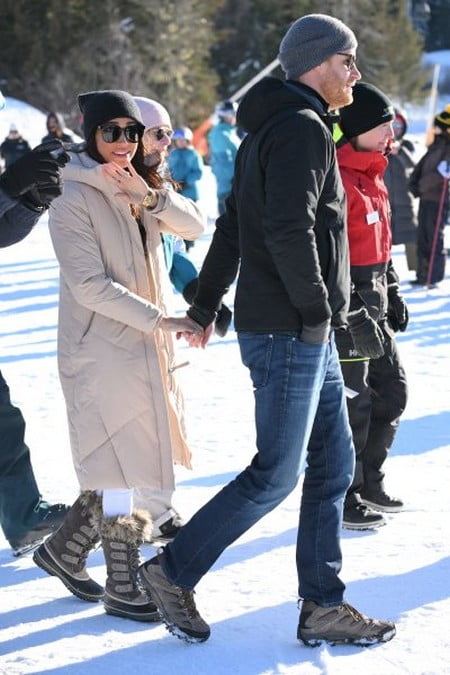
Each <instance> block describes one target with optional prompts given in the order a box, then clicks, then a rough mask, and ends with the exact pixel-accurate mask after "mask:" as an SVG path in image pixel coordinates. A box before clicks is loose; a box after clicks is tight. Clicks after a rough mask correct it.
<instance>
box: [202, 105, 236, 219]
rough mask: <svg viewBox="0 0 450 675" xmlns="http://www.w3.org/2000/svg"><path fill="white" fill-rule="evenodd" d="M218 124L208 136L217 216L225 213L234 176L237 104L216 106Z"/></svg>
mask: <svg viewBox="0 0 450 675" xmlns="http://www.w3.org/2000/svg"><path fill="white" fill-rule="evenodd" d="M215 112H216V115H217V117H218V118H219V122H218V123H217V124H216V125H215V126H214V127H213V128H212V129H211V131H210V132H209V134H208V143H209V155H210V163H211V169H212V172H213V174H214V176H215V178H216V182H217V203H218V210H219V216H220V215H222V214H223V213H224V212H225V200H226V198H227V197H228V196H229V195H230V193H231V184H232V181H233V176H234V160H235V159H236V154H237V151H238V148H239V146H240V144H241V139H240V137H239V135H238V131H237V127H236V112H237V103H235V102H234V101H222V102H221V103H219V104H218V105H217V106H216V111H215Z"/></svg>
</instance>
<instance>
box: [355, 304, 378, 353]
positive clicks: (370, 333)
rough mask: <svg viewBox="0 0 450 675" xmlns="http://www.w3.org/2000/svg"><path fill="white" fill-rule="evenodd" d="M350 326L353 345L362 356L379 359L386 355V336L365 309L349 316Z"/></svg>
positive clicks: (362, 308)
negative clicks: (384, 345) (384, 344)
mask: <svg viewBox="0 0 450 675" xmlns="http://www.w3.org/2000/svg"><path fill="white" fill-rule="evenodd" d="M348 326H349V329H350V334H351V336H352V340H353V344H354V346H355V349H356V351H357V352H358V354H360V356H364V357H367V358H369V359H378V358H380V356H383V354H384V347H383V342H384V335H383V331H382V330H381V328H380V326H379V325H378V324H377V322H376V321H374V320H373V319H372V317H371V316H369V312H368V311H367V309H366V308H365V307H361V309H358V310H357V311H356V312H350V313H349V315H348Z"/></svg>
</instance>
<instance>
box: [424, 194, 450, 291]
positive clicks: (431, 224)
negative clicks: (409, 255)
mask: <svg viewBox="0 0 450 675" xmlns="http://www.w3.org/2000/svg"><path fill="white" fill-rule="evenodd" d="M438 215H439V204H438V203H437V202H427V201H425V200H423V199H421V200H420V204H419V225H418V228H417V281H419V282H420V283H421V284H425V283H426V282H427V278H428V273H429V265H430V258H431V251H432V246H433V238H434V233H435V230H436V221H437V217H438ZM442 216H443V217H442V220H441V223H440V224H439V227H438V232H437V240H436V248H435V252H434V258H433V267H432V270H431V277H430V283H432V284H435V283H437V282H438V281H442V279H443V278H444V276H445V259H446V252H445V248H444V225H445V223H446V222H447V208H446V207H444V210H443V214H442Z"/></svg>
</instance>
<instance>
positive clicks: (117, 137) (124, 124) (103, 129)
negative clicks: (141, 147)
mask: <svg viewBox="0 0 450 675" xmlns="http://www.w3.org/2000/svg"><path fill="white" fill-rule="evenodd" d="M125 129H126V130H127V131H125ZM140 138H141V131H140V127H139V126H138V125H137V124H136V122H135V121H134V120H133V119H132V118H131V117H115V118H114V119H112V120H109V122H105V123H104V124H102V125H101V126H100V127H99V128H98V129H97V131H96V132H95V144H96V146H97V150H98V152H99V154H100V155H101V157H102V158H103V159H104V161H105V162H115V163H116V164H118V165H119V166H121V167H122V168H125V167H126V165H127V160H130V161H131V160H132V159H133V157H134V155H135V154H136V151H137V148H138V143H139V139H140Z"/></svg>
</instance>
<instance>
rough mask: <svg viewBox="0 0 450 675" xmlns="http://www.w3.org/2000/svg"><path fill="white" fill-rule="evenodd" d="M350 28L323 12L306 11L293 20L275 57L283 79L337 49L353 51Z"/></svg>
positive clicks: (325, 58)
mask: <svg viewBox="0 0 450 675" xmlns="http://www.w3.org/2000/svg"><path fill="white" fill-rule="evenodd" d="M357 46H358V42H357V40H356V37H355V35H354V33H353V31H351V30H350V28H348V26H346V25H345V23H342V21H339V19H335V18H334V17H332V16H328V15H327V14H307V15H306V16H302V17H300V19H297V21H295V22H294V23H293V24H292V26H291V27H290V28H289V30H288V32H287V33H286V35H285V36H284V38H283V39H282V40H281V43H280V53H279V54H278V58H279V60H280V64H281V67H282V68H283V70H284V72H285V74H286V79H287V80H295V79H297V78H298V77H300V75H303V73H307V72H308V71H309V70H312V69H313V68H315V67H316V66H318V65H320V64H321V63H323V62H324V61H326V60H327V59H329V58H330V56H333V54H337V53H338V52H346V53H347V52H350V51H354V50H355V49H356V47H357Z"/></svg>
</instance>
